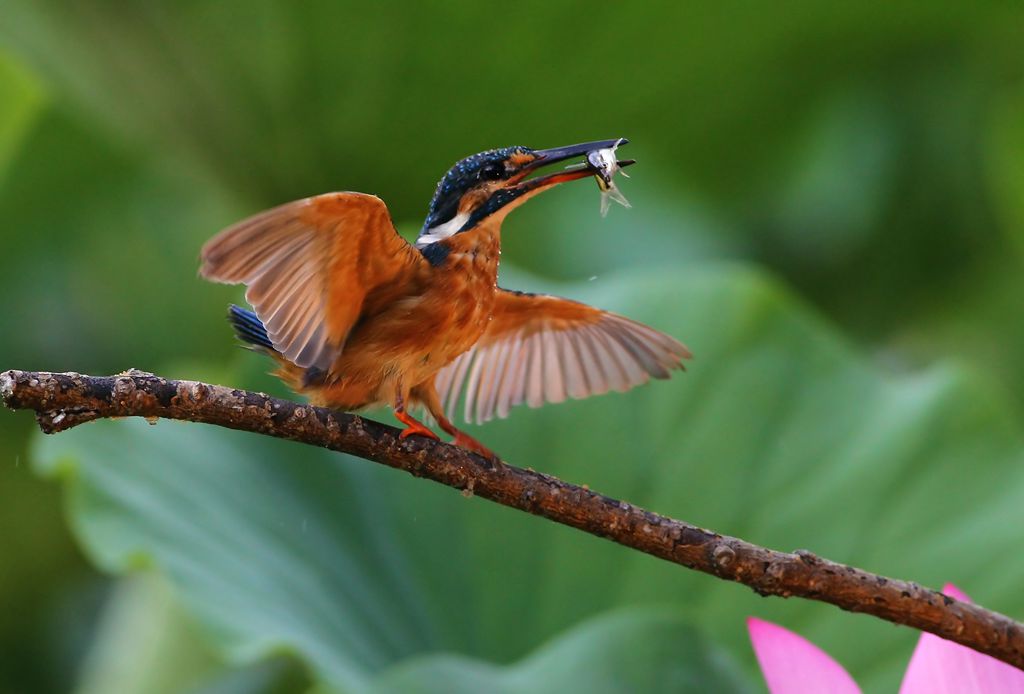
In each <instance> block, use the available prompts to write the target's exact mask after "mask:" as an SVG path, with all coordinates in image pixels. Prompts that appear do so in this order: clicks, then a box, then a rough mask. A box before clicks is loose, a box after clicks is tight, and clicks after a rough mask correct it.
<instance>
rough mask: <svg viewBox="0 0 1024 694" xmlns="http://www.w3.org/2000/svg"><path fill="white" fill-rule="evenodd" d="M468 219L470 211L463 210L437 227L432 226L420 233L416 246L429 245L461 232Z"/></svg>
mask: <svg viewBox="0 0 1024 694" xmlns="http://www.w3.org/2000/svg"><path fill="white" fill-rule="evenodd" d="M468 221H469V213H468V212H461V213H459V214H457V215H455V216H454V217H452V218H451V219H449V220H448V221H447V222H445V223H444V224H438V225H437V226H436V227H430V228H429V229H427V230H426V231H425V232H423V233H422V234H420V236H419V238H418V239H416V248H423V247H424V246H429V245H430V244H432V243H434V242H435V241H440V240H441V239H446V238H448V237H449V236H452V235H454V234H457V233H459V230H460V229H462V227H464V226H466V222H468Z"/></svg>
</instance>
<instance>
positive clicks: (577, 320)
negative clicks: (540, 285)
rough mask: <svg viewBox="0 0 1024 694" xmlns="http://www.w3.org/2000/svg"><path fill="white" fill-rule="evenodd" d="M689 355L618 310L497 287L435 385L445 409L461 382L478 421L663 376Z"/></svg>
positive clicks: (470, 417) (468, 414) (469, 411)
mask: <svg viewBox="0 0 1024 694" xmlns="http://www.w3.org/2000/svg"><path fill="white" fill-rule="evenodd" d="M689 357H690V351H689V350H688V349H687V348H686V347H685V346H684V345H683V344H682V343H680V342H678V341H677V340H675V339H674V338H672V337H669V336H668V335H665V334H664V333H660V332H658V331H657V330H654V329H653V328H649V327H647V326H646V325H643V324H642V323H637V322H636V321H632V320H630V319H628V318H624V317H623V316H619V315H617V314H614V313H609V312H608V311H602V310H600V309H596V308H593V307H591V306H587V305H586V304H581V303H578V302H575V301H569V300H568V299H561V298H558V297H556V296H543V295H534V294H521V293H518V292H509V291H505V290H501V291H499V292H498V301H497V304H496V306H495V309H494V316H493V318H492V319H491V322H490V324H489V326H488V328H487V332H485V333H484V334H483V336H482V337H481V338H480V340H479V341H478V342H477V343H476V344H475V345H474V346H473V347H472V349H470V350H469V351H467V352H464V353H463V354H461V355H459V357H458V358H457V359H456V360H455V361H453V362H452V363H451V364H449V365H448V366H446V367H445V368H444V369H442V370H441V371H440V372H438V374H437V377H436V379H435V385H436V386H437V391H438V394H439V395H440V398H441V402H442V403H444V405H445V409H446V410H447V412H448V413H449V416H451V413H452V411H454V409H455V406H456V405H457V404H458V401H459V396H460V394H461V392H462V391H463V386H464V385H465V419H466V421H467V422H473V421H476V422H478V423H483V422H486V421H487V420H489V419H491V418H493V417H494V416H495V415H497V416H498V417H502V418H504V417H507V416H508V411H509V408H511V407H512V406H514V405H519V404H521V403H523V402H526V403H527V404H528V405H529V406H530V407H539V406H540V405H542V404H544V403H545V402H562V401H563V400H565V399H566V397H570V398H574V399H580V398H585V397H588V396H590V395H598V394H600V393H606V392H608V390H617V391H620V392H621V391H625V390H629V389H630V388H632V387H633V386H637V385H640V384H641V383H646V382H647V381H648V380H649V379H650V378H651V377H652V376H653V377H654V378H668V377H669V375H670V372H671V371H672V370H673V369H682V368H683V363H682V361H683V359H687V358H689Z"/></svg>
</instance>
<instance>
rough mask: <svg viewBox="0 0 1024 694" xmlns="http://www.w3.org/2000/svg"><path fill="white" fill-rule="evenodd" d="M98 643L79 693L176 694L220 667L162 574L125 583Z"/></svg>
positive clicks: (110, 603) (113, 597) (111, 603)
mask: <svg viewBox="0 0 1024 694" xmlns="http://www.w3.org/2000/svg"><path fill="white" fill-rule="evenodd" d="M92 641H93V647H92V648H91V649H90V651H89V654H88V655H87V657H86V658H85V661H84V663H83V667H82V672H81V673H80V676H79V681H78V686H77V688H76V690H75V694H107V693H108V692H119V693H120V694H136V693H137V694H144V693H145V694H174V693H175V692H182V691H185V689H186V688H187V687H190V686H194V685H195V684H196V683H198V682H200V681H202V680H203V679H204V678H206V677H208V676H209V675H210V673H211V672H212V671H215V669H216V661H215V660H214V659H213V658H211V656H210V654H209V653H208V651H207V650H205V649H204V648H203V647H202V645H201V644H199V643H197V642H196V640H195V636H194V628H193V626H192V625H191V624H190V622H189V620H188V619H187V618H186V616H185V615H183V614H182V613H181V610H180V609H179V608H178V607H177V605H176V604H175V602H174V599H173V594H172V592H171V589H170V586H168V585H167V583H166V581H164V580H163V579H162V578H161V577H158V576H152V575H149V576H132V577H130V578H127V579H123V580H121V581H119V582H118V583H117V584H116V586H115V588H114V590H113V591H112V595H111V596H110V598H109V599H108V601H107V605H106V608H105V609H104V611H103V616H102V619H101V620H100V624H99V627H98V628H97V630H96V633H95V635H94V637H93V639H92Z"/></svg>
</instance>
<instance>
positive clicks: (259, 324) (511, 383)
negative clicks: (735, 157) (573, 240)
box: [200, 138, 690, 460]
mask: <svg viewBox="0 0 1024 694" xmlns="http://www.w3.org/2000/svg"><path fill="white" fill-rule="evenodd" d="M624 143H625V140H624V139H623V138H618V139H615V140H602V141H597V142H586V143H583V144H578V145H571V146H567V147H556V148H552V149H530V148H528V147H505V148H501V149H493V150H488V151H486V152H481V153H479V154H474V155H473V156H471V157H467V158H466V159H463V160H462V161H460V162H458V163H457V164H455V165H454V166H453V167H452V168H451V169H450V170H449V171H448V172H447V173H446V174H445V175H444V177H443V178H442V179H441V181H440V183H439V184H438V186H437V190H436V192H435V193H434V197H433V200H432V201H431V203H430V209H429V213H428V214H427V218H426V221H425V222H424V223H423V228H422V230H421V231H420V233H419V237H418V238H417V239H416V242H415V243H414V244H410V243H409V242H407V241H406V240H405V239H403V238H402V237H401V236H400V235H399V234H398V232H397V231H396V230H395V227H394V224H393V223H392V221H391V216H390V214H389V213H388V209H387V207H386V205H385V204H384V202H383V201H382V200H381V199H380V198H378V197H376V196H374V195H368V194H364V193H354V192H335V193H325V194H322V195H316V196H314V197H309V198H305V199H302V200H296V201H294V202H289V203H286V204H284V205H280V206H278V207H274V208H273V209H270V210H267V211H264V212H261V213H259V214H256V215H254V216H252V217H249V218H247V219H245V220H243V221H241V222H238V223H237V224H235V225H233V226H230V227H228V228H227V229H224V230H223V231H221V232H220V233H219V234H217V235H216V236H215V237H214V238H212V239H211V240H210V241H208V242H207V243H206V244H205V245H204V246H203V249H202V253H201V263H202V265H201V268H200V275H201V276H202V277H204V278H205V279H208V280H211V281H214V282H221V283H227V284H244V285H245V286H246V291H245V299H246V301H247V302H248V303H249V304H250V305H251V306H252V310H249V309H246V308H242V307H239V306H235V305H232V306H230V307H229V310H228V319H229V320H230V322H231V323H232V325H233V327H234V329H235V333H236V335H237V337H238V338H239V339H240V340H241V341H242V342H243V343H244V344H245V345H246V346H248V347H250V348H251V349H254V350H256V351H260V352H263V353H265V354H267V355H268V356H270V357H272V358H273V359H274V360H275V361H276V362H277V369H276V371H275V372H274V375H276V376H277V377H279V378H280V379H281V380H283V381H284V382H285V383H286V384H287V385H288V387H289V388H291V389H292V390H293V391H295V392H297V393H301V394H303V395H305V396H307V397H308V398H309V400H310V401H311V403H312V404H315V405H321V406H326V407H329V408H333V409H339V410H346V411H352V410H360V409H363V408H367V407H371V406H375V405H386V406H390V407H391V408H393V410H394V414H395V417H396V418H397V419H398V420H399V421H401V422H402V423H403V424H404V425H405V428H404V429H403V430H402V432H401V434H400V437H401V438H406V437H408V436H412V435H419V436H426V437H429V438H432V439H438V438H439V437H438V436H437V434H435V433H434V432H433V431H431V430H430V429H429V428H428V427H427V426H425V425H424V424H423V423H422V422H420V421H419V420H417V419H416V418H415V417H414V416H413V414H412V413H413V412H416V413H417V414H418V413H419V412H421V411H422V412H425V413H427V414H429V415H430V416H431V417H432V418H433V420H434V421H435V422H436V423H437V425H438V426H439V427H440V428H441V429H442V430H443V431H445V432H446V433H447V434H449V435H451V436H452V437H453V440H452V443H454V444H455V445H458V446H461V447H463V448H466V449H468V450H470V451H472V452H474V453H477V454H480V455H482V456H485V457H487V458H489V459H492V460H497V456H495V455H494V453H492V452H491V451H490V450H489V449H488V448H487V447H485V446H484V445H483V444H481V443H480V442H479V441H477V440H476V439H474V438H473V437H472V436H470V435H469V434H467V433H465V432H463V431H461V430H459V429H457V428H456V427H455V425H454V424H453V422H452V419H453V418H454V416H455V415H454V412H455V410H456V408H457V406H458V403H459V402H460V400H461V401H462V403H463V408H464V419H465V420H466V421H467V422H470V423H473V422H476V423H483V422H486V421H488V420H490V419H492V418H493V417H495V416H497V417H502V418H504V417H507V416H508V414H509V410H510V408H512V407H513V406H515V405H520V404H522V403H526V404H527V405H529V406H530V407H539V406H540V405H542V404H544V403H545V402H550V403H557V402H562V401H564V400H566V399H567V398H574V399H579V398H585V397H588V396H590V395H597V394H601V393H605V392H607V391H609V390H615V391H620V392H621V391H625V390H628V389H630V388H632V387H634V386H637V385H640V384H642V383H645V382H647V381H648V380H649V379H650V378H652V377H653V378H668V377H669V376H670V374H671V372H672V371H673V370H674V369H681V368H683V360H684V359H687V358H689V357H690V352H689V350H688V349H687V348H686V347H685V346H684V345H683V344H682V343H680V342H679V341H678V340H676V339H674V338H672V337H670V336H668V335H666V334H664V333H662V332H659V331H657V330H655V329H653V328H650V327H648V326H646V325H644V324H642V323H638V322H636V321H634V320H630V319H629V318H626V317H624V316H620V315H617V314H615V313H611V312H609V311H604V310H601V309H598V308H594V307H592V306H588V305H586V304H582V303H579V302H576V301H572V300H569V299H563V298H560V297H557V296H550V295H545V294H531V293H527V292H521V291H511V290H507V289H503V288H501V287H499V286H498V261H499V257H500V254H501V225H502V222H503V221H504V220H505V217H506V216H507V215H508V214H509V212H511V211H512V210H513V209H515V208H516V207H518V206H520V205H522V204H523V203H524V202H526V201H527V200H529V199H530V198H532V197H534V196H535V195H537V194H539V193H541V192H542V191H545V190H548V189H550V188H553V187H555V186H557V185H559V184H562V183H565V182H568V181H574V180H579V179H584V178H588V177H590V176H593V175H597V174H598V173H599V172H596V171H595V170H594V169H593V167H590V166H587V165H586V163H584V164H582V165H577V166H575V167H567V168H562V169H561V170H556V171H554V172H551V173H544V174H542V173H541V172H540V171H538V170H539V169H540V168H541V167H547V166H550V165H552V164H557V163H559V162H566V161H568V160H571V159H574V158H576V157H586V155H587V154H588V153H591V152H595V151H599V150H608V149H611V150H612V151H613V152H614V147H615V146H617V145H621V144H624ZM631 163H633V162H632V161H631V160H626V161H617V166H618V167H622V166H626V165H628V164H631Z"/></svg>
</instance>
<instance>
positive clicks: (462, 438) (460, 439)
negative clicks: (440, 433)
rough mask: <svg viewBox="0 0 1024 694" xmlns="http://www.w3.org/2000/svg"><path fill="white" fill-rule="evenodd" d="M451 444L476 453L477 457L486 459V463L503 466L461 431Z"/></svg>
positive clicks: (488, 449) (477, 442)
mask: <svg viewBox="0 0 1024 694" xmlns="http://www.w3.org/2000/svg"><path fill="white" fill-rule="evenodd" d="M452 443H453V444H455V445H456V446H458V447H460V448H465V449H466V450H467V451H469V452H471V453H476V454H477V455H479V456H482V457H484V458H486V459H487V460H488V461H490V462H491V463H493V464H494V465H496V466H500V465H504V463H502V462H501V458H499V457H498V455H497V454H496V453H495V452H494V451H492V450H491V449H490V448H488V447H487V446H485V445H483V444H482V443H480V442H479V441H477V440H476V439H474V438H473V437H472V436H470V435H469V434H464V433H462V432H461V431H460V432H459V433H458V434H456V435H455V438H453V439H452Z"/></svg>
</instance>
